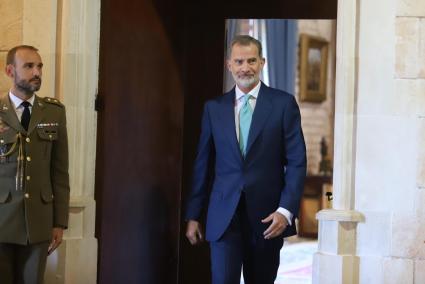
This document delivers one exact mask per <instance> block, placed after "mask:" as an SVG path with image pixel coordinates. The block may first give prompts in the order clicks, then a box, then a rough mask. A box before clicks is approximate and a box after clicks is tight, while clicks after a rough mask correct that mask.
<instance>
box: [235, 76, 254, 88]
mask: <svg viewBox="0 0 425 284" xmlns="http://www.w3.org/2000/svg"><path fill="white" fill-rule="evenodd" d="M233 79H234V80H235V82H236V84H237V85H238V86H240V87H242V88H249V87H252V86H253V85H255V84H256V83H257V77H256V76H252V77H250V78H249V79H245V78H244V79H240V78H238V77H237V76H233Z"/></svg>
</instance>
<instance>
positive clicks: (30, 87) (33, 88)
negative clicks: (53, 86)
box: [15, 76, 41, 96]
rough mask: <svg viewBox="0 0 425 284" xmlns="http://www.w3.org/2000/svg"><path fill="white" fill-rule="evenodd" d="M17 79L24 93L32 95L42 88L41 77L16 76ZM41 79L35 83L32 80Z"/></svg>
mask: <svg viewBox="0 0 425 284" xmlns="http://www.w3.org/2000/svg"><path fill="white" fill-rule="evenodd" d="M15 78H16V79H17V80H16V82H15V85H16V87H17V88H18V89H19V90H21V91H22V92H23V93H24V94H26V95H28V96H31V95H32V94H34V92H37V91H38V90H40V87H41V78H40V77H38V76H37V77H34V78H32V79H31V80H19V78H18V77H15ZM32 81H33V82H36V81H39V82H38V83H36V84H34V83H31V82H32Z"/></svg>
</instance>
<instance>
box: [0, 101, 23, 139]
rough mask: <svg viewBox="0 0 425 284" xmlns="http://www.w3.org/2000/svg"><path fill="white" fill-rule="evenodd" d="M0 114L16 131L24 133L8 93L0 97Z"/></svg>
mask: <svg viewBox="0 0 425 284" xmlns="http://www.w3.org/2000/svg"><path fill="white" fill-rule="evenodd" d="M0 114H1V118H2V120H3V121H4V122H5V123H6V124H7V125H8V126H9V127H11V128H13V129H15V130H16V131H17V132H21V133H26V131H25V129H24V128H23V127H22V125H21V123H20V122H19V119H18V116H17V115H16V112H15V107H14V106H13V104H12V103H11V102H10V99H9V95H8V94H7V95H5V96H2V98H1V99H0Z"/></svg>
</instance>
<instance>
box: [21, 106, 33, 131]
mask: <svg viewBox="0 0 425 284" xmlns="http://www.w3.org/2000/svg"><path fill="white" fill-rule="evenodd" d="M30 105H31V104H30V103H29V102H27V101H24V102H22V103H21V106H23V107H24V112H23V113H22V117H21V124H22V126H23V127H24V129H25V130H26V131H28V126H29V124H30V119H31V112H30Z"/></svg>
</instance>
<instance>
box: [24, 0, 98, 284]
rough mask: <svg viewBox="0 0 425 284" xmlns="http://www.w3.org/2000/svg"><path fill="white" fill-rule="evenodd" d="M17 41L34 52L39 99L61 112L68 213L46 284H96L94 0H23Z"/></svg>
mask: <svg viewBox="0 0 425 284" xmlns="http://www.w3.org/2000/svg"><path fill="white" fill-rule="evenodd" d="M22 9H23V29H22V35H23V39H22V42H23V43H25V44H31V45H34V46H36V47H37V48H39V49H40V53H41V56H42V58H43V61H44V66H45V67H44V68H43V69H44V70H43V71H44V73H43V87H42V89H41V90H40V93H39V95H41V96H54V97H56V98H58V99H60V100H61V101H62V102H63V103H64V104H65V107H66V111H67V125H68V137H69V138H68V139H69V152H70V169H69V172H70V179H71V180H70V181H71V206H70V207H71V208H70V223H69V229H68V230H67V231H66V232H65V237H64V242H63V243H62V245H61V246H60V248H59V249H58V250H57V251H56V252H54V253H53V254H52V255H51V256H49V258H48V263H47V269H46V283H47V284H49V283H55V284H57V283H88V284H90V283H96V268H97V240H96V239H95V237H94V228H95V201H94V180H95V158H96V122H97V117H96V112H95V110H94V99H95V95H96V91H97V80H98V58H99V25H100V0H90V1H85V0H53V1H52V0H24V1H23V8H22Z"/></svg>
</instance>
